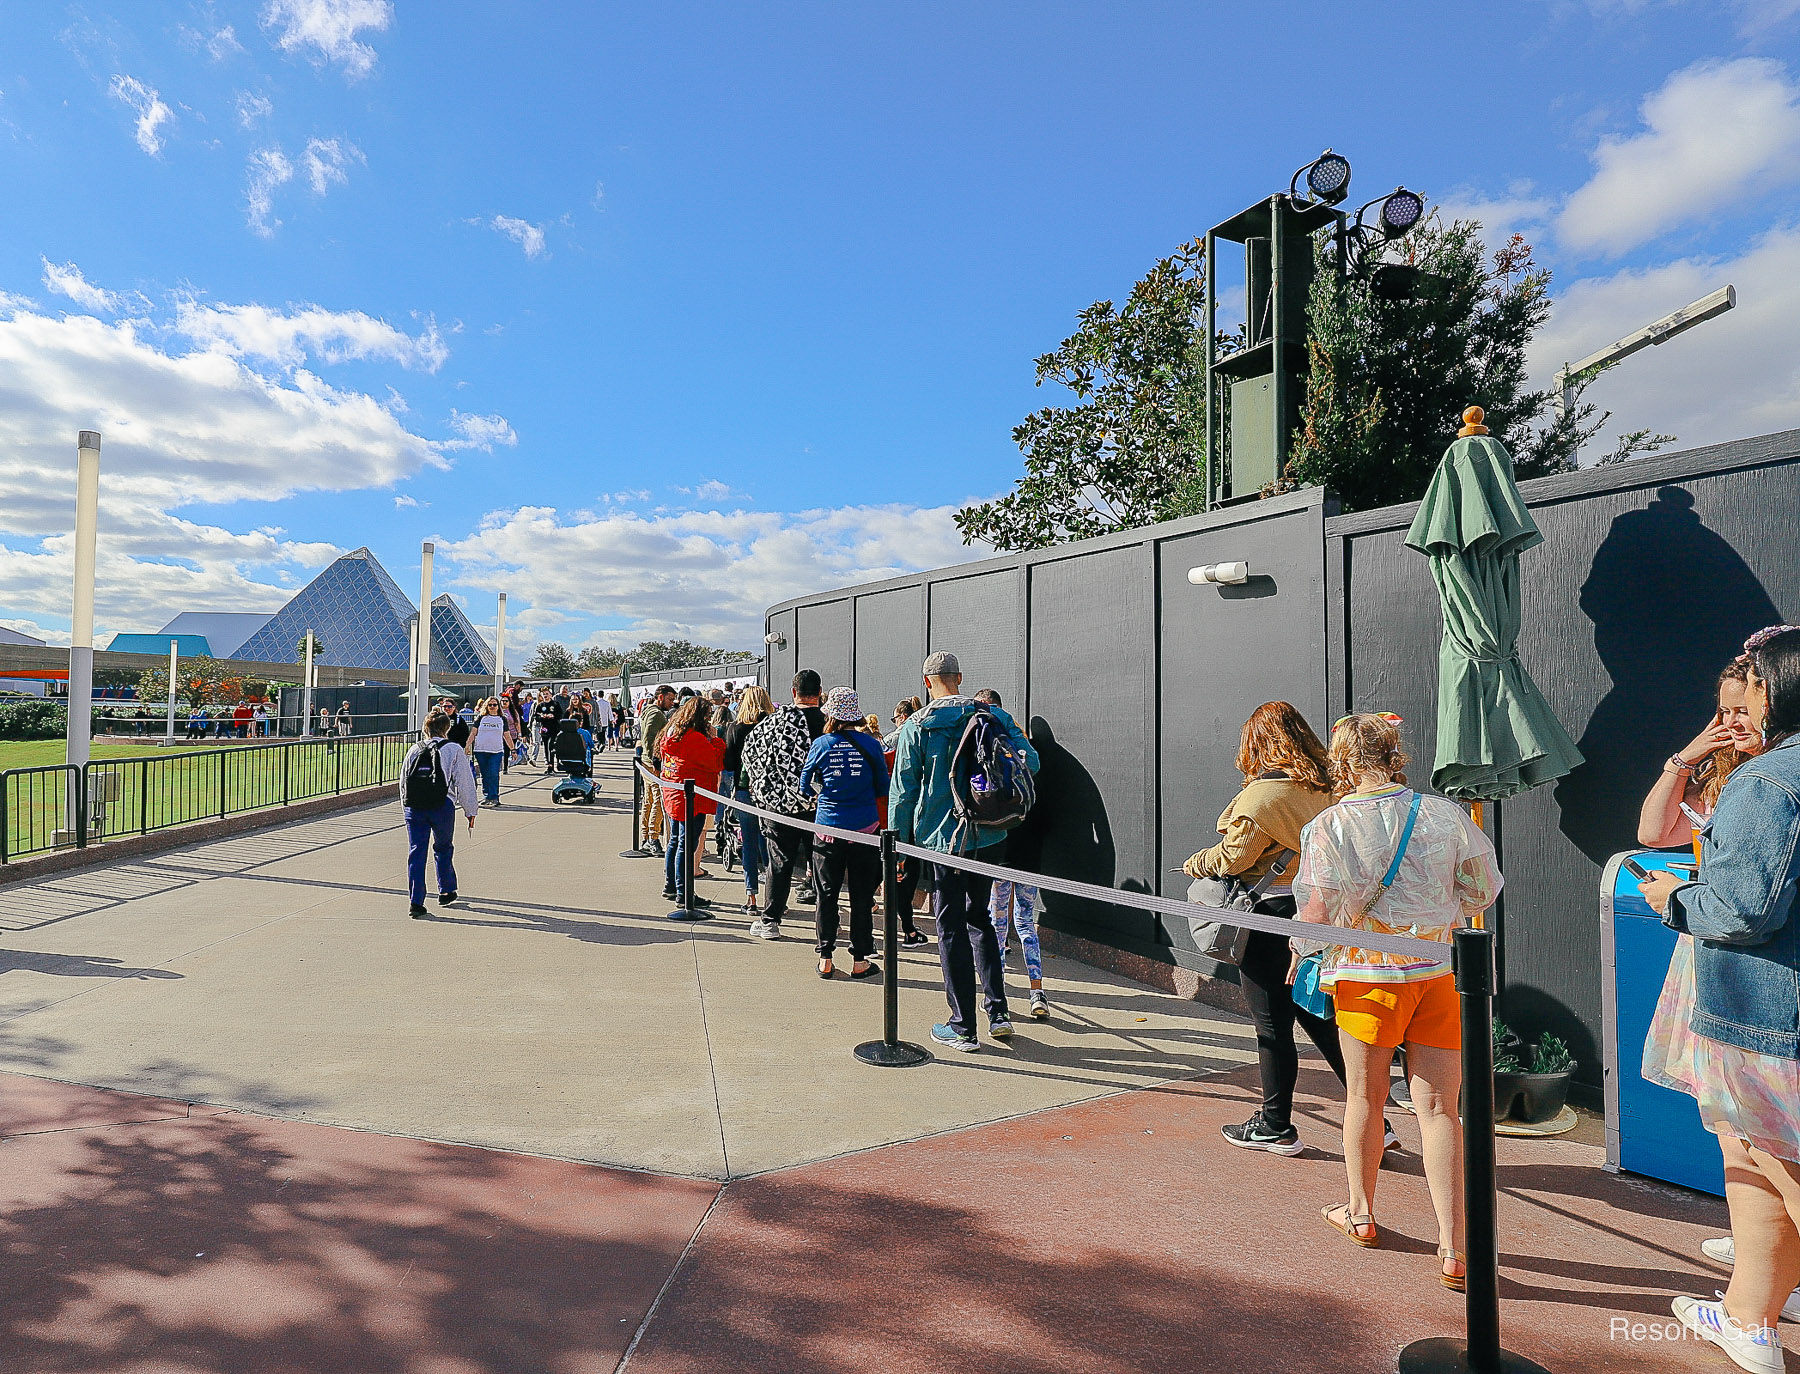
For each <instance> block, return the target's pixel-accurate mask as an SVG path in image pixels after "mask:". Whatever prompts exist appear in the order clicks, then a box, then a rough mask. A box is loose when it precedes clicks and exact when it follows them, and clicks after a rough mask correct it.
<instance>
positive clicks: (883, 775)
mask: <svg viewBox="0 0 1800 1374" xmlns="http://www.w3.org/2000/svg"><path fill="white" fill-rule="evenodd" d="M887 785H888V770H887V758H886V757H885V756H884V755H883V753H882V749H881V741H880V740H878V739H876V738H875V736H873V735H865V734H863V733H862V732H861V731H857V732H854V733H849V734H836V733H829V732H828V733H826V734H823V735H820V736H819V737H818V738H817V739H816V740H814V741H813V744H812V748H811V749H809V750H807V752H806V762H805V764H804V765H802V767H801V769H800V790H801V791H802V792H807V793H812V792H817V793H818V794H819V810H818V814H817V815H816V816H815V817H814V819H815V820H816V821H818V823H819V824H820V825H831V826H836V827H837V828H838V829H839V830H873V829H874V828H875V826H876V825H877V824H878V823H879V822H880V820H881V812H880V810H879V808H878V807H877V805H876V803H877V801H878V800H879V799H880V797H881V795H882V794H883V793H884V792H886V791H887Z"/></svg>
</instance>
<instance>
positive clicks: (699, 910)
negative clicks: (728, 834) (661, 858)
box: [669, 778, 712, 921]
mask: <svg viewBox="0 0 1800 1374" xmlns="http://www.w3.org/2000/svg"><path fill="white" fill-rule="evenodd" d="M681 804H682V812H681V814H682V817H683V819H682V822H681V852H680V853H679V854H677V855H676V856H675V862H676V863H678V864H680V865H681V878H682V882H681V905H680V906H678V907H676V908H675V910H673V911H671V912H670V913H669V919H670V920H671V921H710V920H711V919H712V912H710V911H708V910H707V909H706V908H705V907H697V906H695V905H694V864H695V860H696V859H698V858H699V855H698V854H697V853H696V852H695V849H694V844H693V834H694V780H693V779H692V778H689V779H687V780H686V781H685V782H683V783H682V784H681ZM674 842H675V830H674V827H673V826H671V827H670V828H669V843H670V844H673V843H674Z"/></svg>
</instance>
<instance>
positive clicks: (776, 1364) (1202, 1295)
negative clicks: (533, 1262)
mask: <svg viewBox="0 0 1800 1374" xmlns="http://www.w3.org/2000/svg"><path fill="white" fill-rule="evenodd" d="M1254 1081H1255V1071H1254V1069H1248V1070H1244V1071H1241V1072H1238V1073H1234V1074H1231V1075H1228V1076H1222V1077H1217V1078H1211V1079H1203V1080H1198V1081H1195V1082H1190V1083H1182V1084H1176V1085H1171V1086H1168V1087H1164V1088H1153V1089H1148V1090H1145V1091H1141V1092H1135V1093H1129V1094H1125V1095H1122V1096H1118V1097H1111V1098H1107V1099H1104V1100H1102V1101H1098V1102H1092V1103H1086V1104H1083V1105H1080V1106H1075V1107H1069V1108H1062V1109H1059V1110H1056V1111H1050V1112H1044V1113H1040V1114H1038V1115H1034V1116H1030V1117H1025V1118H1022V1119H1020V1120H1017V1121H1012V1122H1007V1123H1002V1124H999V1125H994V1126H987V1127H981V1128H978V1129H975V1130H971V1131H966V1132H960V1133H958V1134H955V1135H950V1136H941V1137H937V1138H934V1139H930V1140H923V1141H918V1142H914V1143H910V1144H904V1145H896V1146H891V1147H889V1148H887V1149H883V1150H877V1151H871V1152H869V1153H866V1154H861V1155H855V1156H851V1157H848V1158H843V1159H838V1160H833V1161H830V1162H827V1163H822V1164H814V1165H807V1166H803V1167H801V1168H797V1169H791V1170H785V1171H782V1172H780V1173H777V1174H769V1175H764V1176H762V1177H759V1178H754V1179H747V1180H743V1181H740V1182H735V1183H732V1184H731V1185H729V1187H728V1188H727V1189H726V1192H725V1194H724V1196H723V1197H722V1198H721V1199H720V1201H719V1203H718V1205H717V1206H716V1207H715V1208H714V1209H713V1212H712V1215H711V1216H710V1217H709V1218H708V1220H707V1223H706V1226H705V1228H704V1229H703V1230H702V1231H701V1233H700V1236H699V1238H698V1239H697V1241H696V1243H695V1246H694V1248H693V1250H691V1251H690V1252H689V1255H688V1258H687V1260H686V1261H685V1262H684V1263H683V1265H682V1267H681V1270H680V1273H679V1274H678V1276H677V1278H676V1280H675V1282H674V1284H673V1285H672V1286H671V1288H670V1291H669V1293H668V1294H667V1295H666V1296H665V1297H664V1299H663V1301H662V1304H661V1305H660V1306H659V1307H658V1309H657V1313H656V1317H655V1319H654V1321H653V1322H652V1323H651V1325H650V1328H649V1330H648V1331H647V1333H646V1335H645V1337H644V1340H643V1341H642V1343H641V1344H640V1345H639V1346H638V1349H637V1350H636V1351H635V1352H634V1354H633V1356H632V1359H631V1362H630V1365H629V1366H628V1370H629V1374H678V1372H679V1374H687V1372H688V1371H694V1372H695V1374H698V1371H714V1370H721V1369H739V1370H770V1371H775V1370H780V1371H786V1372H787V1374H848V1371H852V1370H856V1371H867V1370H878V1371H881V1374H911V1371H921V1372H923V1371H933V1372H934V1374H935V1371H946V1370H979V1371H983V1374H1012V1372H1013V1371H1017V1372H1018V1374H1027V1372H1028V1371H1029V1372H1030V1374H1042V1372H1043V1371H1051V1370H1057V1371H1060V1370H1068V1371H1081V1374H1115V1371H1116V1372H1117V1374H1126V1371H1131V1374H1140V1372H1144V1371H1183V1372H1184V1374H1186V1372H1187V1371H1196V1370H1231V1371H1238V1370H1279V1371H1287V1370H1295V1371H1302V1370H1304V1371H1332V1374H1350V1371H1362V1370H1367V1371H1383V1372H1384V1374H1391V1371H1392V1370H1393V1369H1394V1368H1395V1362H1396V1358H1397V1355H1398V1352H1399V1350H1400V1348H1401V1346H1402V1345H1404V1344H1405V1343H1406V1342H1408V1341H1411V1340H1414V1339H1417V1338H1420V1337H1425V1336H1433V1335H1445V1334H1457V1333H1460V1331H1461V1318H1462V1308H1461V1301H1462V1300H1461V1298H1460V1297H1458V1296H1456V1295H1454V1294H1452V1293H1450V1292H1448V1291H1447V1290H1445V1289H1444V1288H1442V1287H1441V1286H1440V1285H1439V1284H1438V1283H1437V1282H1436V1281H1435V1278H1434V1276H1433V1271H1434V1266H1435V1260H1434V1257H1433V1254H1432V1250H1433V1247H1434V1245H1435V1243H1436V1237H1435V1233H1434V1228H1433V1227H1432V1226H1431V1224H1430V1221H1429V1211H1428V1208H1427V1205H1426V1197H1425V1185H1424V1179H1423V1177H1422V1176H1421V1175H1419V1173H1418V1165H1417V1156H1416V1155H1413V1156H1411V1157H1409V1158H1407V1159H1405V1160H1404V1161H1402V1163H1401V1164H1400V1166H1399V1167H1398V1168H1397V1169H1396V1170H1395V1171H1394V1172H1393V1173H1392V1174H1391V1175H1390V1176H1388V1177H1386V1178H1385V1179H1384V1192H1383V1194H1382V1196H1381V1197H1380V1200H1379V1202H1378V1211H1379V1214H1380V1218H1381V1222H1382V1226H1383V1230H1384V1234H1385V1237H1386V1240H1385V1245H1386V1248H1384V1249H1381V1250H1375V1251H1367V1250H1359V1249H1357V1248H1355V1247H1354V1246H1352V1245H1350V1244H1349V1243H1348V1242H1347V1241H1345V1240H1343V1239H1341V1238H1340V1237H1338V1236H1337V1235H1336V1234H1335V1233H1333V1232H1332V1231H1330V1230H1328V1229H1327V1228H1326V1227H1325V1224H1324V1223H1323V1221H1321V1220H1320V1218H1319V1215H1318V1212H1319V1208H1320V1207H1321V1206H1322V1205H1324V1204H1325V1203H1327V1202H1330V1201H1334V1200H1336V1199H1338V1198H1340V1197H1341V1196H1342V1189H1343V1186H1344V1185H1343V1173H1342V1168H1343V1166H1342V1162H1341V1158H1340V1156H1339V1154H1338V1152H1337V1149H1336V1146H1335V1142H1334V1140H1333V1138H1332V1134H1333V1124H1332V1123H1335V1121H1336V1119H1337V1118H1336V1116H1335V1114H1334V1113H1332V1112H1330V1111H1329V1110H1328V1108H1327V1104H1326V1103H1325V1102H1323V1101H1315V1102H1314V1104H1313V1108H1314V1112H1315V1114H1316V1115H1315V1121H1316V1123H1317V1124H1314V1125H1313V1126H1312V1128H1311V1129H1310V1130H1309V1131H1308V1135H1309V1137H1310V1139H1311V1140H1312V1141H1313V1142H1315V1143H1316V1145H1318V1146H1323V1147H1326V1148H1324V1149H1315V1150H1313V1151H1311V1152H1309V1155H1308V1156H1303V1157H1300V1158H1298V1159H1275V1158H1270V1157H1266V1156H1261V1155H1246V1154H1245V1153H1244V1152H1242V1151H1239V1150H1236V1149H1234V1148H1233V1147H1231V1146H1229V1145H1227V1144H1225V1142H1224V1141H1223V1140H1222V1139H1221V1138H1220V1136H1219V1134H1218V1127H1219V1125H1221V1124H1222V1123H1224V1122H1226V1121H1229V1120H1242V1119H1243V1117H1244V1116H1245V1115H1247V1114H1248V1111H1249V1109H1250V1106H1251V1094H1250V1092H1249V1091H1248V1090H1247V1089H1248V1085H1250V1084H1252V1083H1254ZM1326 1084H1330V1085H1331V1086H1332V1087H1333V1088H1335V1087H1336V1082H1335V1080H1333V1079H1331V1078H1330V1077H1329V1075H1327V1074H1326V1073H1325V1072H1324V1071H1323V1070H1308V1071H1307V1072H1306V1073H1305V1075H1304V1076H1303V1086H1305V1087H1311V1088H1313V1089H1322V1088H1323V1087H1324V1086H1325V1085H1326ZM819 1107H820V1110H821V1111H827V1112H828V1111H830V1109H831V1104H830V1103H829V1102H821V1103H820V1104H819ZM1396 1124H1397V1126H1398V1128H1399V1130H1400V1132H1401V1134H1402V1136H1404V1137H1408V1138H1409V1139H1410V1141H1411V1143H1412V1144H1414V1145H1416V1143H1417V1132H1416V1129H1415V1127H1414V1125H1413V1122H1412V1120H1411V1118H1410V1117H1405V1116H1400V1117H1397V1118H1396ZM1304 1129H1306V1127H1305V1126H1303V1130H1304ZM1595 1160H1596V1153H1595V1152H1594V1151H1592V1150H1590V1149H1586V1148H1583V1147H1579V1146H1573V1145H1568V1144H1559V1143H1555V1142H1542V1141H1533V1142H1520V1141H1502V1142H1501V1161H1502V1163H1501V1181H1502V1188H1503V1190H1504V1191H1503V1197H1502V1203H1501V1228H1502V1229H1501V1235H1502V1246H1501V1248H1502V1251H1503V1259H1502V1297H1503V1320H1504V1321H1505V1322H1506V1323H1507V1332H1508V1340H1509V1344H1510V1345H1511V1346H1512V1347H1513V1348H1515V1349H1517V1350H1519V1351H1520V1352H1521V1353H1525V1354H1529V1355H1531V1356H1532V1357H1534V1358H1536V1359H1538V1360H1539V1361H1541V1362H1542V1363H1544V1364H1546V1365H1547V1366H1548V1367H1549V1368H1551V1369H1553V1370H1557V1371H1565V1372H1567V1371H1576V1370H1581V1371H1589V1370H1600V1369H1605V1370H1646V1371H1648V1370H1675V1369H1682V1370H1686V1369H1691V1368H1701V1369H1705V1368H1708V1367H1709V1366H1711V1365H1718V1366H1719V1367H1720V1368H1721V1369H1724V1368H1726V1366H1725V1365H1724V1364H1723V1361H1722V1359H1721V1357H1718V1356H1716V1355H1714V1354H1713V1353H1711V1352H1710V1351H1705V1350H1696V1349H1694V1348H1692V1347H1687V1348H1677V1347H1671V1346H1669V1345H1666V1344H1663V1343H1656V1344H1650V1343H1640V1344H1636V1345H1633V1344H1631V1343H1628V1342H1620V1341H1614V1340H1611V1339H1609V1334H1608V1332H1609V1320H1610V1318H1611V1317H1613V1316H1614V1315H1618V1316H1630V1317H1633V1318H1634V1319H1639V1320H1655V1321H1659V1322H1661V1321H1665V1320H1672V1318H1671V1317H1670V1316H1669V1299H1670V1297H1671V1296H1673V1295H1674V1294H1675V1293H1678V1292H1683V1291H1686V1292H1704V1293H1706V1294H1708V1295H1710V1294H1711V1293H1712V1291H1713V1288H1714V1287H1715V1286H1717V1284H1718V1278H1717V1276H1716V1275H1714V1274H1713V1273H1712V1272H1711V1271H1709V1270H1706V1269H1704V1268H1703V1267H1701V1266H1700V1265H1698V1264H1697V1263H1695V1262H1694V1260H1693V1259H1692V1258H1691V1257H1692V1256H1694V1255H1695V1253H1696V1247H1697V1246H1698V1245H1699V1242H1700V1240H1701V1239H1702V1238H1703V1237H1704V1236H1707V1235H1711V1234H1717V1233H1718V1231H1719V1229H1720V1228H1722V1226H1723V1211H1724V1207H1723V1204H1722V1203H1718V1202H1715V1201H1713V1200H1710V1199H1703V1198H1699V1197H1697V1196H1695V1195H1692V1194H1687V1193H1682V1192H1679V1191H1677V1190H1674V1189H1663V1188H1660V1187H1656V1186H1653V1185H1647V1184H1643V1183H1634V1182H1631V1181H1624V1180H1620V1179H1618V1178H1615V1177H1613V1176H1610V1175H1607V1174H1605V1173H1603V1172H1601V1171H1600V1170H1599V1169H1597V1168H1595V1167H1594V1163H1595Z"/></svg>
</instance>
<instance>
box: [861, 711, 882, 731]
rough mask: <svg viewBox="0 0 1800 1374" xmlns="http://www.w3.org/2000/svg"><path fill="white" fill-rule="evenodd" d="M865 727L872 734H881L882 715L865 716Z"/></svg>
mask: <svg viewBox="0 0 1800 1374" xmlns="http://www.w3.org/2000/svg"><path fill="white" fill-rule="evenodd" d="M863 728H864V729H865V730H867V731H868V732H869V733H870V734H871V735H879V734H880V733H881V717H880V716H864V717H863Z"/></svg>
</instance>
